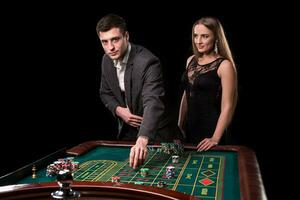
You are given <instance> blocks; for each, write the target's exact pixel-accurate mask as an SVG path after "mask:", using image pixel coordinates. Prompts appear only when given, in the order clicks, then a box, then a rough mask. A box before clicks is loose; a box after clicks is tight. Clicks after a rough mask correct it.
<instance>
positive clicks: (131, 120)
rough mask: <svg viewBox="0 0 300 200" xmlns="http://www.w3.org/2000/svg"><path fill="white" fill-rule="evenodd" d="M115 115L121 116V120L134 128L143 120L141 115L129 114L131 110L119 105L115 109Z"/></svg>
mask: <svg viewBox="0 0 300 200" xmlns="http://www.w3.org/2000/svg"><path fill="white" fill-rule="evenodd" d="M116 115H117V116H119V117H121V118H122V120H123V121H124V122H125V123H126V124H129V125H130V126H133V127H136V128H137V127H140V126H141V123H142V120H143V118H142V117H140V116H138V115H134V114H131V112H130V110H129V109H128V108H124V107H120V106H118V107H117V109H116Z"/></svg>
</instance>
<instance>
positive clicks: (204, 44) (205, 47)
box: [193, 24, 215, 54]
mask: <svg viewBox="0 0 300 200" xmlns="http://www.w3.org/2000/svg"><path fill="white" fill-rule="evenodd" d="M193 35H194V38H193V40H194V43H195V45H196V47H197V49H198V51H199V53H203V54H205V53H209V52H211V51H212V50H213V49H214V45H215V36H214V34H213V32H212V31H211V30H209V29H208V28H207V27H206V26H204V25H203V24H197V25H196V26H195V27H194V33H193Z"/></svg>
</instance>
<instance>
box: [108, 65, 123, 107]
mask: <svg viewBox="0 0 300 200" xmlns="http://www.w3.org/2000/svg"><path fill="white" fill-rule="evenodd" d="M109 70H110V73H108V74H107V75H108V79H109V82H110V84H111V88H112V91H113V93H114V94H115V96H116V97H117V99H118V100H119V101H120V102H121V103H122V104H123V106H125V102H124V99H123V97H122V94H121V89H120V86H119V80H118V77H117V70H116V68H115V67H114V64H113V62H111V66H110V67H109Z"/></svg>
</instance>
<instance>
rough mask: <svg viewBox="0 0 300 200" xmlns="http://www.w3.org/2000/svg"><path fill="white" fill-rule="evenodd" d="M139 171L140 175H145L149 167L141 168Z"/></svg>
mask: <svg viewBox="0 0 300 200" xmlns="http://www.w3.org/2000/svg"><path fill="white" fill-rule="evenodd" d="M140 171H141V176H142V177H146V176H148V174H149V168H141V169H140Z"/></svg>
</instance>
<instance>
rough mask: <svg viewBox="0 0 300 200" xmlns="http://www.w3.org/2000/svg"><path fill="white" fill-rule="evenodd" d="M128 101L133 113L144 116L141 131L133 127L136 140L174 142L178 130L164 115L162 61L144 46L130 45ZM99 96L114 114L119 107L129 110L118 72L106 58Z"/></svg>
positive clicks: (121, 125) (127, 75) (126, 78)
mask: <svg viewBox="0 0 300 200" xmlns="http://www.w3.org/2000/svg"><path fill="white" fill-rule="evenodd" d="M124 84H125V98H126V102H127V105H128V108H129V110H130V112H131V113H132V114H135V115H139V116H142V117H143V121H142V124H141V126H140V128H139V129H135V128H133V127H130V130H131V133H132V132H134V137H135V138H136V137H137V136H147V137H149V138H150V139H152V140H154V139H156V140H157V139H158V140H159V141H165V140H170V139H174V137H175V136H174V133H175V132H176V129H175V131H174V128H175V127H172V125H171V124H170V119H169V117H167V115H166V112H165V102H164V98H165V91H164V85H163V77H162V69H161V64H160V61H159V59H158V58H157V57H156V56H155V55H153V54H152V53H151V52H150V51H149V50H147V49H146V48H144V47H142V46H138V45H134V44H131V52H130V54H129V58H128V62H127V65H126V71H125V77H124ZM100 97H101V100H102V102H103V103H104V105H105V106H106V107H107V108H108V109H109V110H110V111H111V113H112V114H113V115H114V116H115V117H117V116H116V115H115V110H116V108H117V106H122V107H126V105H125V102H124V99H123V97H122V94H121V90H120V87H119V82H118V78H117V73H116V69H115V67H114V64H113V61H112V60H111V59H110V58H109V57H108V56H107V55H104V56H103V59H102V75H101V86H100ZM118 121H119V134H118V137H119V138H122V134H125V135H126V134H127V133H122V129H123V127H124V124H125V123H123V121H122V120H121V119H119V120H118Z"/></svg>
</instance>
